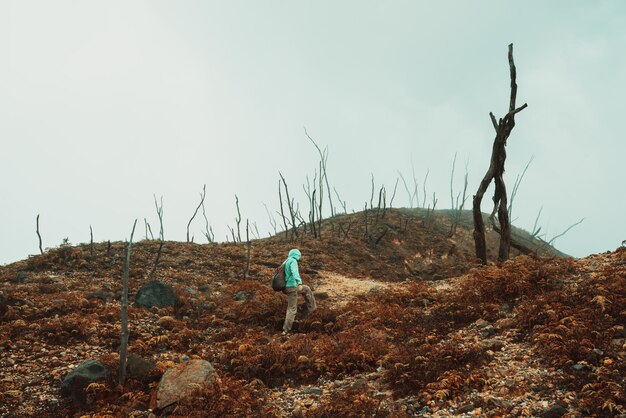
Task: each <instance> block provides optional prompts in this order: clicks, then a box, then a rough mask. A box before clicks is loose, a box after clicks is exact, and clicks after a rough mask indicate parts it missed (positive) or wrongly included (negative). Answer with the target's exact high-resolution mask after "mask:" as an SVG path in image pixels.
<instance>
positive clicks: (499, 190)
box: [472, 44, 527, 264]
mask: <svg viewBox="0 0 626 418" xmlns="http://www.w3.org/2000/svg"><path fill="white" fill-rule="evenodd" d="M508 58H509V69H510V75H511V96H510V101H509V111H508V113H507V114H506V115H505V116H504V118H502V119H500V120H499V121H496V118H495V116H494V115H493V113H489V116H490V117H491V122H492V124H493V127H494V129H495V130H496V138H495V140H494V142H493V147H492V151H491V162H490V164H489V169H488V170H487V173H486V174H485V177H483V180H482V181H481V182H480V185H479V186H478V190H477V192H476V194H475V195H474V199H473V207H472V210H473V215H474V244H475V246H476V257H477V258H479V259H480V260H481V261H482V262H483V264H486V263H487V245H486V239H485V224H484V222H483V218H482V211H481V209H480V204H481V202H482V199H483V196H484V194H485V192H486V190H487V188H488V187H489V184H490V183H491V180H492V179H494V180H495V184H496V191H495V193H494V196H493V202H494V212H493V213H494V214H495V211H496V208H497V209H498V210H497V211H498V221H499V223H500V230H501V231H500V247H499V250H498V259H499V260H500V261H504V260H506V259H507V258H508V257H509V251H510V247H511V226H510V221H509V213H508V205H507V197H506V186H505V185H504V178H503V175H504V163H505V161H506V149H505V147H506V141H507V139H508V137H509V135H510V134H511V131H512V130H513V128H514V127H515V114H516V113H518V112H520V111H522V110H523V109H525V108H526V107H527V105H526V104H524V105H522V106H520V107H519V108H515V100H516V97H517V84H516V81H515V79H516V69H515V64H514V62H513V44H510V45H509V54H508ZM492 216H493V215H492Z"/></svg>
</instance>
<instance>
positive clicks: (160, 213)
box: [153, 195, 165, 241]
mask: <svg viewBox="0 0 626 418" xmlns="http://www.w3.org/2000/svg"><path fill="white" fill-rule="evenodd" d="M153 196H154V206H155V208H156V212H157V216H158V217H159V224H160V229H159V239H160V240H161V241H163V240H164V239H165V235H164V233H163V196H161V205H159V203H158V202H157V198H156V195H153Z"/></svg>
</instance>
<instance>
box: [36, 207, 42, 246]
mask: <svg viewBox="0 0 626 418" xmlns="http://www.w3.org/2000/svg"><path fill="white" fill-rule="evenodd" d="M37 237H38V238H39V253H41V254H43V248H42V247H41V234H40V233H39V214H37Z"/></svg>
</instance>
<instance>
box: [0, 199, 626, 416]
mask: <svg viewBox="0 0 626 418" xmlns="http://www.w3.org/2000/svg"><path fill="white" fill-rule="evenodd" d="M366 215H367V217H368V221H367V222H368V224H367V231H366V227H365V216H366ZM449 232H450V218H449V217H448V216H447V214H446V213H445V212H439V211H436V212H435V213H434V214H433V213H427V212H426V211H425V210H418V209H402V210H388V211H386V212H385V213H384V216H383V214H382V213H380V212H379V213H378V217H376V211H369V213H356V214H351V215H341V216H337V217H335V218H333V219H329V220H326V221H324V222H323V223H322V239H315V238H313V237H312V236H311V234H310V233H309V234H307V235H305V234H304V233H303V231H302V230H300V231H299V236H298V237H297V238H291V237H288V239H286V238H285V235H284V234H281V235H277V236H274V237H271V238H267V239H262V240H257V241H253V242H252V245H251V266H250V277H249V278H247V279H244V278H243V273H244V269H245V262H246V245H245V243H243V244H241V243H240V244H234V243H230V244H203V245H200V244H193V243H178V242H166V243H165V244H164V246H163V253H162V255H161V258H160V261H159V264H158V268H157V270H156V278H157V279H158V280H159V281H162V282H164V283H167V284H170V285H171V286H172V287H173V289H174V291H175V293H176V295H177V298H178V302H177V304H176V306H175V307H170V308H155V307H153V308H149V309H148V308H140V307H130V308H129V318H130V319H129V322H130V330H131V333H130V339H129V353H134V354H135V355H136V356H138V357H135V358H134V360H133V361H134V363H133V364H139V366H141V367H139V366H137V367H133V366H131V365H129V378H128V380H127V384H126V385H125V386H124V387H121V386H119V385H117V383H116V375H117V369H118V365H119V355H118V353H117V351H118V349H119V344H120V302H119V294H120V291H121V288H122V282H121V277H122V265H123V258H124V244H123V243H121V242H115V243H110V245H109V244H108V243H99V244H95V245H94V248H93V254H92V252H91V248H90V246H89V245H85V244H83V245H79V246H62V247H59V248H57V249H53V250H49V251H48V252H46V253H44V254H43V255H37V256H32V257H30V258H29V259H28V260H24V261H20V262H17V263H13V264H10V265H7V266H3V267H0V283H2V295H0V347H2V350H1V351H0V416H20V417H21V416H41V417H46V416H49V417H56V416H64V415H68V416H84V415H87V416H89V415H91V416H134V417H150V416H155V415H156V416H198V417H201V416H296V417H297V416H306V417H325V416H353V417H362V416H380V417H383V416H393V417H404V416H544V417H558V416H570V417H578V416H603V417H604V416H607V417H610V416H618V415H620V414H624V413H626V411H625V410H624V407H625V405H626V394H625V387H626V386H625V385H626V382H625V381H624V379H625V378H624V376H626V366H625V362H624V357H625V356H626V332H625V330H624V323H625V322H626V310H625V306H626V249H624V248H620V249H618V250H616V251H614V252H607V253H605V254H599V255H594V256H590V257H587V258H585V259H572V258H567V257H560V256H561V255H562V254H560V253H558V252H557V251H556V250H554V249H552V248H550V247H549V246H547V245H544V243H542V242H533V241H532V240H530V237H529V235H528V234H527V233H525V232H523V231H520V230H514V237H515V238H516V239H518V240H522V239H525V240H527V241H528V242H531V243H533V245H535V246H534V247H532V248H533V249H536V250H537V251H538V252H539V254H538V255H530V256H528V255H524V256H518V257H515V258H514V259H512V260H510V261H508V262H506V263H504V264H502V265H500V264H498V263H494V262H492V263H490V265H488V266H480V265H479V264H477V263H476V260H474V257H473V241H472V238H471V237H472V235H471V232H472V231H471V224H469V223H467V219H466V218H465V217H461V221H460V225H459V227H458V229H457V231H456V233H455V234H454V235H453V236H449ZM525 234H526V235H525ZM488 243H489V249H490V255H492V254H493V253H494V252H495V248H496V245H497V234H495V233H494V232H489V234H488ZM527 246H528V245H527ZM158 247H159V243H158V242H156V241H141V242H138V243H136V244H134V245H133V247H132V254H131V270H130V278H131V280H130V298H129V299H130V301H131V302H132V301H134V300H135V296H136V293H137V291H138V289H139V288H140V286H142V285H143V284H144V283H146V281H147V277H148V275H149V273H150V271H151V269H152V265H153V262H154V259H155V256H156V253H157V249H158ZM293 247H298V248H300V249H301V251H302V253H303V255H304V257H303V260H302V262H301V272H303V277H304V280H305V282H306V283H308V284H309V285H311V286H312V288H314V290H315V293H316V295H317V298H318V307H319V308H318V310H316V311H315V312H313V313H312V314H311V315H310V316H309V317H307V318H306V319H302V317H301V315H300V314H299V315H298V316H297V317H296V323H295V328H294V331H295V332H294V333H293V334H292V335H290V336H282V335H281V333H280V330H281V326H282V321H283V319H284V315H285V308H286V300H285V296H284V295H282V294H281V293H276V292H273V291H272V289H271V287H270V286H269V277H270V276H271V272H272V270H273V269H274V268H275V267H276V266H277V265H278V264H279V263H280V262H281V261H282V260H283V259H284V257H285V256H286V253H287V251H288V250H289V249H290V248H293ZM512 255H518V254H517V253H516V252H513V254H512ZM137 358H140V360H137ZM89 359H94V360H99V361H100V362H102V363H103V364H104V365H105V366H106V368H107V369H108V374H107V376H106V378H104V379H103V380H101V381H99V382H98V383H93V384H90V385H89V386H87V387H86V388H84V389H83V390H82V391H81V393H80V394H79V396H75V397H74V398H72V397H68V396H61V395H60V388H61V385H62V382H63V380H64V378H65V377H66V376H67V375H68V373H70V372H71V371H72V370H74V369H75V368H76V367H77V366H78V365H79V364H81V363H82V362H83V361H85V360H89ZM194 359H204V360H208V361H209V362H210V363H211V364H212V365H213V367H214V368H215V370H216V373H217V375H218V376H219V379H217V380H215V381H214V382H213V383H212V384H209V385H204V386H197V387H195V389H194V391H193V393H191V394H190V395H189V396H188V397H187V398H185V399H184V400H182V401H180V402H178V403H176V404H173V405H171V406H169V407H166V408H164V409H157V410H152V411H151V410H150V407H151V404H152V406H154V393H155V390H156V388H157V385H158V384H159V381H160V379H161V378H162V376H163V374H164V373H165V372H166V371H167V370H170V369H174V368H177V367H180V366H181V365H182V364H184V363H186V362H189V361H191V360H194Z"/></svg>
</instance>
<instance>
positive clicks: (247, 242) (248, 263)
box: [243, 219, 250, 279]
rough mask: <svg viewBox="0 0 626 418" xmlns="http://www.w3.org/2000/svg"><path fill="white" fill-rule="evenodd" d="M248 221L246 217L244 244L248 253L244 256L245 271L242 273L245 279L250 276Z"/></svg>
mask: <svg viewBox="0 0 626 418" xmlns="http://www.w3.org/2000/svg"><path fill="white" fill-rule="evenodd" d="M249 230H250V223H249V222H248V219H246V245H247V247H248V255H247V257H246V271H245V272H244V273H243V277H244V278H245V279H247V278H248V277H250V233H249Z"/></svg>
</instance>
